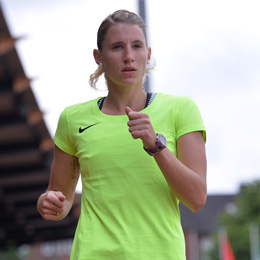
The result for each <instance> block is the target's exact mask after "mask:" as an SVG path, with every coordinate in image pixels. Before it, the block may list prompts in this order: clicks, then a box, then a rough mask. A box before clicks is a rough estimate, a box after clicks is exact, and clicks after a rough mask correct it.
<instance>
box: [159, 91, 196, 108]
mask: <svg viewBox="0 0 260 260" xmlns="http://www.w3.org/2000/svg"><path fill="white" fill-rule="evenodd" d="M157 99H158V101H160V102H162V103H165V104H167V105H168V104H171V105H173V104H176V105H177V104H181V103H194V100H193V99H192V98H191V97H189V96H181V95H172V94H165V93H162V92H159V93H157Z"/></svg>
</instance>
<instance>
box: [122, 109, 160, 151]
mask: <svg viewBox="0 0 260 260" xmlns="http://www.w3.org/2000/svg"><path fill="white" fill-rule="evenodd" d="M125 111H126V114H127V116H128V118H129V121H128V123H127V125H128V126H129V132H130V133H131V135H132V137H133V138H134V139H138V138H140V139H141V140H142V141H143V145H144V147H145V148H146V149H153V148H154V147H155V141H156V133H155V132H154V129H153V126H152V124H151V121H150V119H149V116H148V115H147V114H144V113H140V112H135V111H133V110H132V109H131V108H130V107H126V109H125Z"/></svg>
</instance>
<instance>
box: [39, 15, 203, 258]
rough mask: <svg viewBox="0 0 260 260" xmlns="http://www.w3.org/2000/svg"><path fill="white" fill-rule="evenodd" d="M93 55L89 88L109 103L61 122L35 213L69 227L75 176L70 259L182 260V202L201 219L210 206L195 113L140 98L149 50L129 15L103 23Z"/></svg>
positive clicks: (140, 26) (173, 102) (180, 103)
mask: <svg viewBox="0 0 260 260" xmlns="http://www.w3.org/2000/svg"><path fill="white" fill-rule="evenodd" d="M97 45H98V49H95V50H94V58H95V61H96V63H97V64H98V69H97V70H96V72H95V73H94V74H93V75H91V78H90V83H91V85H92V86H94V87H95V83H96V82H97V80H98V77H99V76H100V75H101V74H102V73H104V75H105V79H106V82H107V87H108V95H107V97H105V98H98V99H96V100H92V101H89V102H85V103H82V104H77V105H74V106H70V107H67V108H66V109H65V110H64V111H63V112H62V114H61V116H60V119H59V123H58V128H57V131H56V134H55V137H54V141H55V156H54V161H53V165H52V169H51V176H50V182H49V187H48V189H47V191H46V192H45V193H44V194H42V195H41V196H40V198H39V200H38V210H39V212H40V214H41V215H42V217H43V218H44V219H46V220H61V219H63V218H64V217H66V215H67V214H68V212H69V211H70V209H71V206H72V203H73V199H74V193H75V188H76V184H77V181H78V178H79V169H80V172H81V179H82V201H81V216H80V219H79V223H78V227H77V230H76V234H75V238H74V243H73V248H72V253H71V259H81V260H83V259H86V260H89V259H91V260H94V259H95V260H103V259H106V260H107V259H109V260H115V259H117V260H119V259H120V260H130V259H131V260H137V259H139V260H146V259H149V260H152V259H154V260H159V259H160V260H161V259H165V260H166V259H167V260H182V259H185V241H184V236H183V232H182V228H181V224H180V213H179V208H178V204H179V201H182V202H183V203H184V204H185V205H186V206H187V207H189V208H190V209H191V210H192V211H198V210H200V209H201V208H202V207H203V206H204V204H205V202H206V196H207V188H206V156H205V128H204V125H203V121H202V119H201V116H200V112H199V110H198V108H197V106H196V104H195V103H194V102H193V101H192V100H191V99H190V98H187V97H179V96H170V95H164V94H162V93H157V94H155V93H150V94H147V93H146V92H145V91H144V90H143V81H144V78H145V74H146V72H147V70H148V68H147V64H149V61H150V58H151V49H150V48H149V47H148V46H147V39H146V32H145V25H144V22H143V21H142V19H141V18H140V17H139V16H137V15H136V14H134V13H131V12H128V11H125V10H119V11H117V12H115V13H113V14H112V15H110V16H108V17H107V18H106V19H105V20H104V21H103V23H102V24H101V26H100V28H99V31H98V39H97Z"/></svg>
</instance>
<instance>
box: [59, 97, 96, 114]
mask: <svg viewBox="0 0 260 260" xmlns="http://www.w3.org/2000/svg"><path fill="white" fill-rule="evenodd" d="M99 99H100V97H99V98H95V99H92V100H88V101H85V102H81V103H77V104H73V105H69V106H67V107H65V109H64V111H66V113H67V114H75V113H80V112H86V111H88V110H89V109H91V108H92V107H93V106H94V105H95V104H97V102H98V100H99Z"/></svg>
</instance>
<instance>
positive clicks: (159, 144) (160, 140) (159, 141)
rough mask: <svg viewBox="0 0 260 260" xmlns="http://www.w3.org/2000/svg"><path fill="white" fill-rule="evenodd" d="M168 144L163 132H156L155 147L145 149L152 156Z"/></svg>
mask: <svg viewBox="0 0 260 260" xmlns="http://www.w3.org/2000/svg"><path fill="white" fill-rule="evenodd" d="M166 146H167V140H166V138H165V137H164V136H163V135H162V134H156V140H155V147H154V148H153V149H145V148H144V150H145V151H146V152H147V153H148V154H150V155H151V156H154V155H155V154H157V153H159V152H160V151H161V150H163V149H164V148H166Z"/></svg>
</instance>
